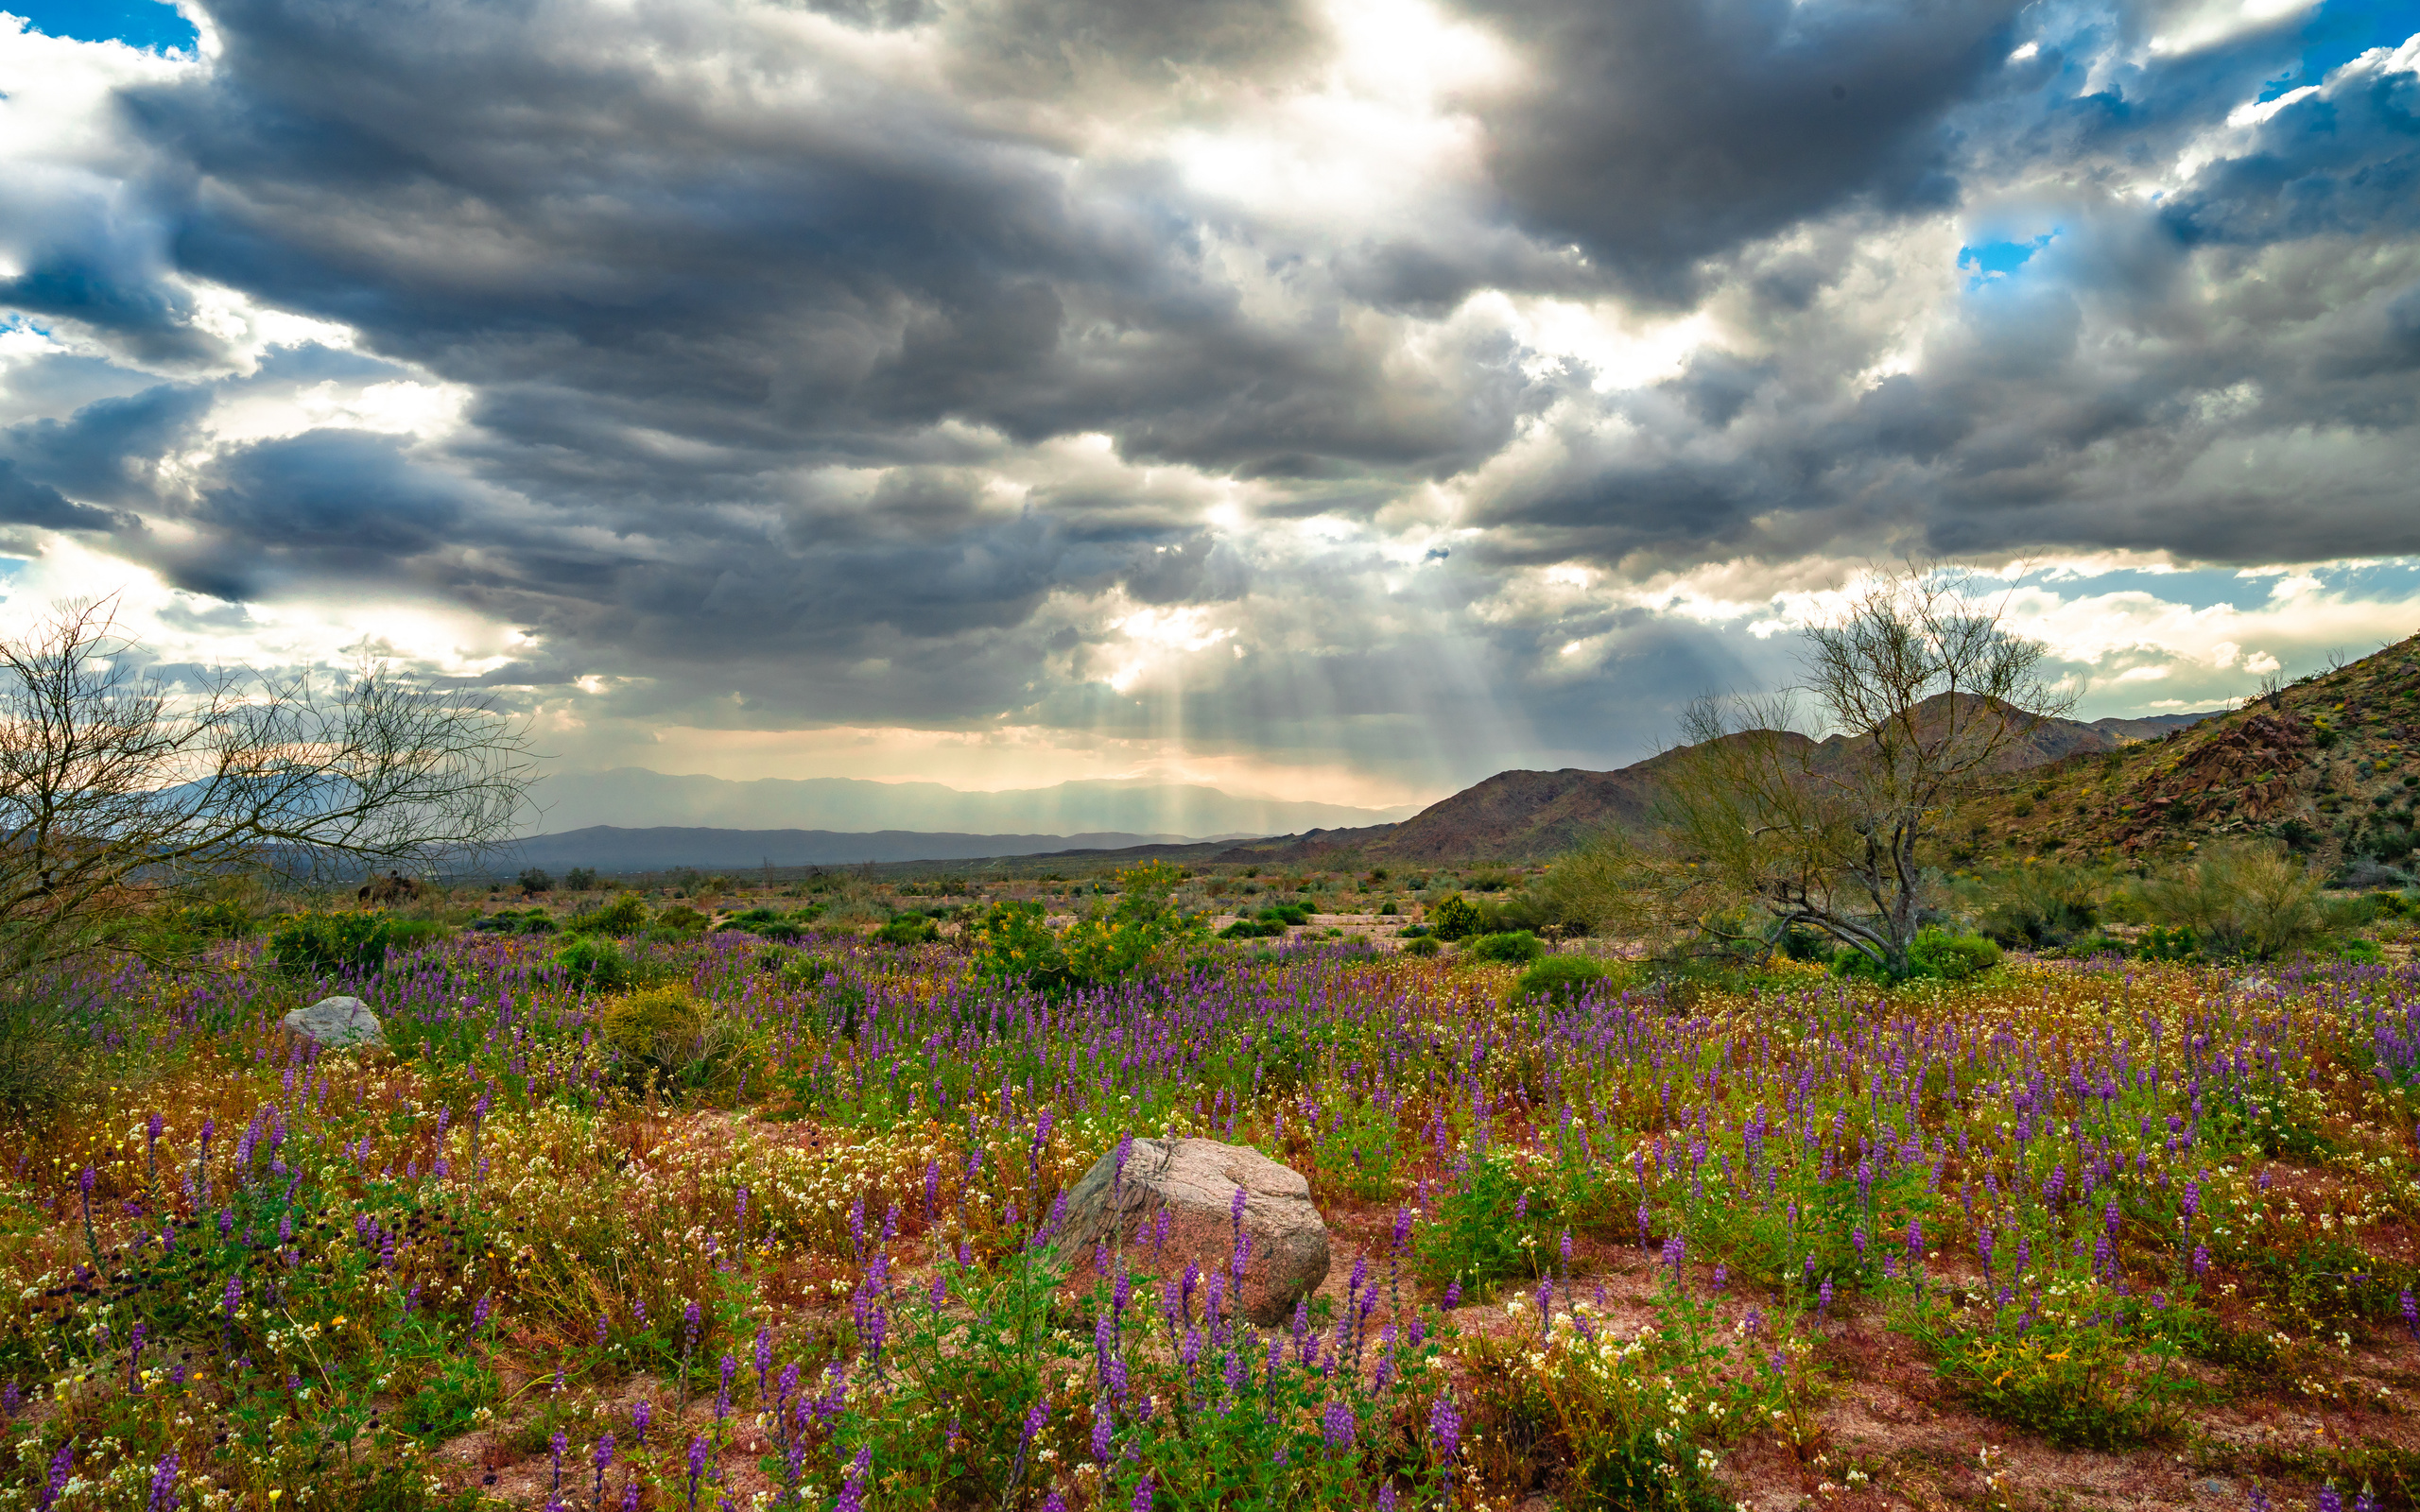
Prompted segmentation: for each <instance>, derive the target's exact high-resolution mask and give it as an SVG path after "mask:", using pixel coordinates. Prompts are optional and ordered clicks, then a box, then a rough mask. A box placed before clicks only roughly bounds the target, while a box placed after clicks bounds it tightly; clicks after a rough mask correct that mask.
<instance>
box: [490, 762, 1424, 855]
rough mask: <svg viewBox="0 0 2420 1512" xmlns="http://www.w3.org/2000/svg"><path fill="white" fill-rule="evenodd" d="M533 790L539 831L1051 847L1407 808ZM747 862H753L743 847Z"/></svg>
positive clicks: (557, 785) (660, 776) (1088, 791)
mask: <svg viewBox="0 0 2420 1512" xmlns="http://www.w3.org/2000/svg"><path fill="white" fill-rule="evenodd" d="M535 796H536V799H537V801H538V804H539V806H540V808H541V810H542V811H543V817H542V818H541V820H540V822H539V829H540V831H541V832H542V833H544V834H545V835H560V834H563V833H570V832H576V831H580V830H585V829H590V828H593V827H596V826H606V825H610V826H615V827H628V828H649V827H674V828H682V829H689V830H706V829H712V830H748V831H777V830H804V831H827V832H836V833H848V834H864V833H880V832H883V831H890V830H899V831H918V832H923V833H929V834H936V835H939V834H949V835H952V836H954V837H959V838H968V837H976V836H981V837H986V838H994V839H1002V840H1008V839H1016V840H1020V841H1023V840H1035V839H1046V840H1055V841H1057V842H1059V843H1058V844H1055V845H1053V846H1050V847H1049V848H1048V849H1052V850H1068V849H1072V848H1074V847H1076V846H1078V845H1079V844H1083V843H1087V842H1088V841H1089V840H1092V839H1098V838H1099V837H1101V836H1104V835H1117V836H1132V840H1131V841H1130V842H1129V843H1132V844H1142V843H1144V842H1145V841H1147V840H1152V839H1158V838H1162V837H1179V836H1183V837H1190V838H1201V839H1207V838H1215V837H1225V836H1236V835H1260V834H1287V833H1299V832H1302V831H1305V830H1312V829H1335V828H1339V827H1348V826H1367V825H1372V824H1383V823H1386V822H1388V821H1390V820H1393V819H1399V818H1404V817H1407V816H1409V815H1411V814H1412V813H1413V812H1415V810H1414V808H1413V807H1412V806H1409V805H1406V806H1402V807H1398V808H1355V807H1352V806H1350V805H1347V804H1342V803H1316V802H1302V801H1296V800H1291V799H1260V798H1242V797H1237V796H1236V795H1235V794H1232V793H1227V792H1223V791H1221V790H1220V789H1219V788H1215V787H1209V786H1205V785H1202V784H1200V783H1178V782H1152V781H1150V780H1101V781H1083V782H1061V783H1058V784H1057V785H1055V786H1051V787H1028V788H1011V789H1007V790H1004V791H1001V792H996V793H971V792H965V791H962V790H960V789H959V788H954V787H948V786H945V785H943V784H942V783H940V782H866V781H863V780H860V779H856V778H845V777H811V778H762V779H759V780H756V781H753V782H733V781H731V780H729V779H725V778H719V777H695V776H675V775H671V774H668V773H665V772H651V771H647V770H645V769H643V768H640V767H632V766H621V767H614V768H612V769H610V770H606V771H595V772H565V773H562V774H559V775H556V776H552V777H548V778H546V779H545V780H544V782H541V783H540V784H539V787H538V790H537V793H536V795H535ZM979 853H981V854H1006V853H1009V852H1006V851H984V852H979ZM852 859H858V860H862V859H865V858H864V857H853V858H852ZM916 859H924V858H922V857H919V858H916ZM683 864H684V865H698V866H706V865H723V864H724V863H720V862H712V863H710V862H704V861H700V862H694V863H683ZM750 864H751V865H753V864H754V858H753V857H751V858H750Z"/></svg>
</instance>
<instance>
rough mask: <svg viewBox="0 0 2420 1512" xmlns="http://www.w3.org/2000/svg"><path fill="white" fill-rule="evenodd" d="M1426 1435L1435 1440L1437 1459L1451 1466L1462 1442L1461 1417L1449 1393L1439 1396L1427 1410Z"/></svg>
mask: <svg viewBox="0 0 2420 1512" xmlns="http://www.w3.org/2000/svg"><path fill="white" fill-rule="evenodd" d="M1428 1435H1429V1436H1430V1437H1432V1438H1434V1439H1436V1440H1437V1457H1438V1458H1439V1459H1441V1460H1443V1461H1444V1462H1445V1463H1446V1464H1448V1465H1450V1464H1452V1463H1453V1462H1454V1451H1455V1450H1456V1449H1458V1448H1460V1447H1461V1442H1462V1415H1461V1413H1460V1412H1459V1411H1457V1410H1456V1409H1455V1407H1454V1398H1453V1394H1452V1393H1451V1392H1445V1393H1442V1394H1440V1395H1439V1397H1438V1398H1437V1400H1436V1403H1435V1404H1434V1405H1432V1406H1431V1407H1430V1408H1429V1409H1428Z"/></svg>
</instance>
